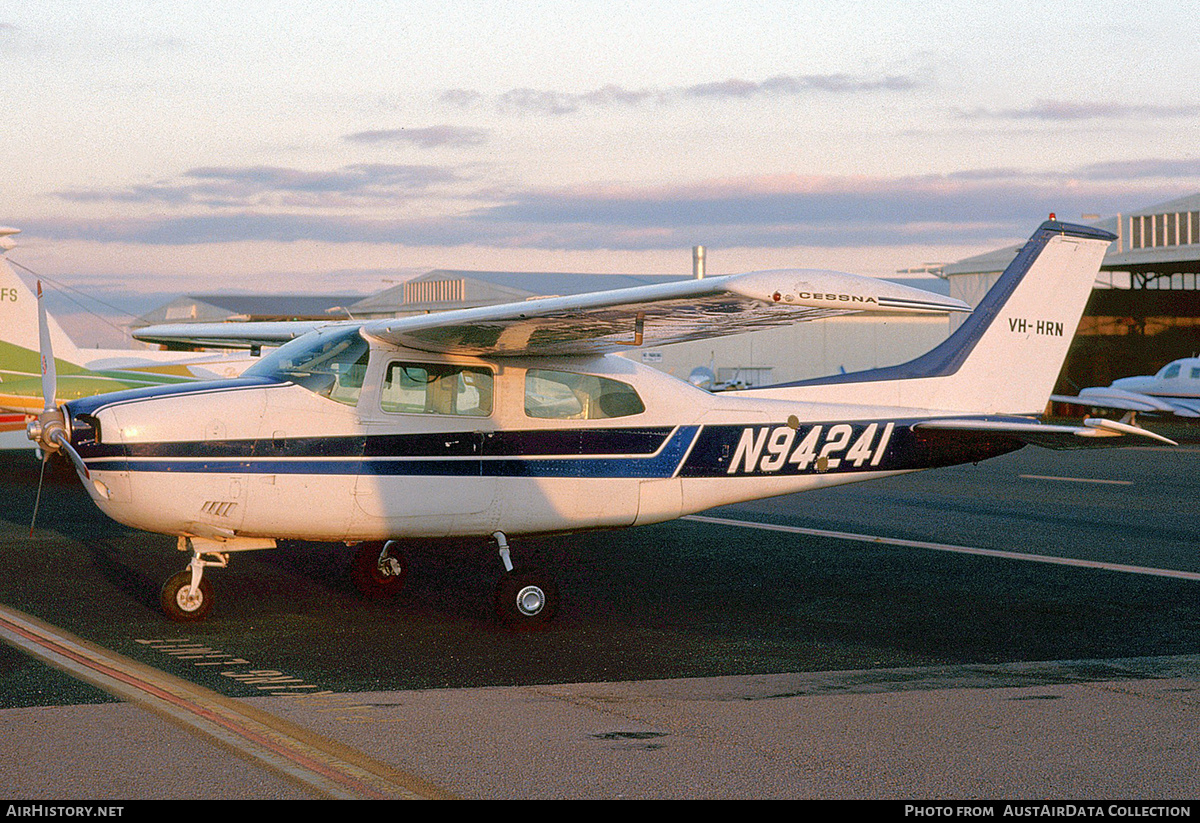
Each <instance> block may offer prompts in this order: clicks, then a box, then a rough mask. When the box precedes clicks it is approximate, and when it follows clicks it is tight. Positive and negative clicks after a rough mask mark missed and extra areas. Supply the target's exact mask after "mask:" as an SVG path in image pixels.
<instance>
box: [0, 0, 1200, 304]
mask: <svg viewBox="0 0 1200 823" xmlns="http://www.w3.org/2000/svg"><path fill="white" fill-rule="evenodd" d="M0 100H2V101H3V103H4V113H3V126H2V127H0V152H2V154H0V157H3V160H4V163H5V166H6V168H5V173H4V175H3V177H2V178H0V225H8V226H14V227H17V228H20V229H22V234H21V235H20V238H19V240H20V246H19V247H18V249H17V250H14V251H13V252H11V253H10V254H9V257H10V258H12V259H14V260H16V261H18V262H19V263H21V264H22V265H23V266H25V267H26V268H27V269H28V271H30V272H35V273H37V274H39V275H42V276H45V277H46V278H48V279H52V280H54V281H57V282H60V283H63V284H65V285H67V286H69V287H70V288H71V289H74V290H76V291H77V293H80V294H88V295H91V296H92V297H95V298H96V299H97V300H98V301H102V302H101V305H100V306H98V307H97V308H98V309H99V310H100V311H101V312H105V313H107V314H109V315H112V314H114V312H115V311H116V310H121V311H126V312H129V313H130V314H137V313H141V312H144V311H147V310H149V309H151V308H154V307H156V306H158V305H161V304H162V303H164V302H166V301H167V300H169V299H171V297H173V296H175V295H178V294H183V293H208V292H223V291H227V292H263V293H289V294H304V293H338V294H345V293H362V294H370V293H374V292H377V291H380V290H382V289H384V288H387V287H389V286H390V285H393V284H394V283H396V282H398V281H399V280H401V279H403V278H405V277H407V276H411V275H413V274H417V273H423V272H425V271H428V270H430V269H434V268H447V269H506V270H520V271H572V272H618V273H640V274H673V273H678V274H687V273H689V272H690V270H691V248H692V246H694V245H697V244H701V245H704V246H705V247H706V249H707V260H708V271H709V273H710V274H725V273H733V272H741V271H754V270H761V269H769V268H783V267H798V268H833V269H838V270H842V271H851V272H855V273H859V274H867V275H874V276H889V275H894V273H895V272H896V271H897V270H898V269H901V268H907V267H912V266H918V265H921V264H923V263H929V262H948V261H953V260H958V259H961V258H963V257H967V256H970V255H972V254H979V253H983V252H986V251H990V250H992V249H995V248H998V247H1000V246H1004V245H1008V244H1011V243H1015V242H1019V241H1020V240H1022V239H1024V238H1025V237H1027V236H1029V234H1031V233H1032V231H1033V230H1034V229H1035V228H1036V227H1037V225H1038V224H1039V223H1040V222H1041V221H1042V220H1044V219H1045V218H1046V216H1047V215H1048V214H1049V213H1050V212H1055V213H1056V214H1057V215H1058V216H1059V217H1060V218H1061V219H1067V220H1084V219H1085V218H1084V215H1100V216H1102V217H1103V216H1109V215H1112V214H1115V213H1118V212H1122V211H1133V210H1136V209H1141V208H1143V207H1146V206H1149V205H1152V204H1155V203H1158V202H1163V201H1166V200H1170V199H1173V198H1175V197H1181V196H1185V195H1188V194H1193V193H1196V192H1197V191H1200V141H1198V140H1197V138H1196V135H1198V134H1200V15H1196V14H1195V12H1194V10H1192V9H1190V7H1188V6H1187V4H1133V3H1129V2H1104V1H1102V0H1101V1H1099V2H1096V1H1094V2H1074V0H1059V2H1055V3H1044V2H1039V3H1033V2H1015V1H1014V2H1002V1H1001V2H987V3H979V4H963V3H961V2H955V3H948V2H947V3H943V2H920V1H919V0H918V2H913V3H904V4H901V3H896V2H894V0H888V2H882V1H880V2H875V1H874V0H871V1H870V2H854V0H843V2H840V3H836V4H834V3H827V2H806V1H805V0H793V2H774V0H760V1H759V2H757V3H753V4H751V3H746V2H744V0H739V2H705V1H704V0H694V1H693V2H655V0H640V2H628V3H627V2H604V0H590V2H573V1H572V0H557V2H533V1H532V0H504V2H491V1H490V0H462V2H455V3H432V2H389V1H388V0H373V1H372V2H331V1H330V2H317V1H316V0H314V1H312V2H303V1H297V2H287V3H284V2H274V3H272V2H256V1H255V0H239V2H236V3H235V2H225V0H213V1H212V2H206V3H197V4H179V3H168V2H130V1H129V0H107V2H105V3H102V4H98V3H94V2H71V0H60V1H59V2H55V3H46V2H25V1H24V0H9V2H6V3H4V4H0Z"/></svg>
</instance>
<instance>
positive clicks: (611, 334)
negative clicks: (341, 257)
mask: <svg viewBox="0 0 1200 823" xmlns="http://www.w3.org/2000/svg"><path fill="white" fill-rule="evenodd" d="M970 310H971V309H970V307H969V306H968V305H967V304H966V303H963V302H962V301H961V300H956V299H954V298H950V297H943V296H941V295H937V294H932V293H930V292H925V291H922V290H920V289H914V288H911V287H908V286H903V285H900V284H897V283H892V282H889V281H886V280H878V279H875V278H871V277H861V276H858V275H853V274H845V273H842V272H833V271H824V270H818V269H782V270H777V271H764V272H751V273H748V274H733V275H726V276H723V277H710V278H704V279H699V280H682V281H679V282H676V283H663V284H657V285H652V286H637V287H634V288H629V289H613V290H610V291H600V292H590V293H587V294H582V295H571V296H566V297H543V298H537V299H532V300H527V301H525V302H522V303H506V304H503V305H498V306H482V307H478V308H472V309H460V310H456V311H446V312H436V313H432V314H420V315H413V316H409V317H399V318H384V319H378V320H367V321H362V322H360V323H359V324H358V325H360V326H361V328H362V331H363V333H364V334H367V335H369V336H372V337H375V338H377V339H380V340H384V341H387V342H390V343H393V344H395V345H399V346H404V347H407V348H410V349H417V350H422V351H431V352H442V353H454V354H469V355H585V354H601V353H607V352H616V351H624V350H627V349H631V348H635V347H637V346H657V345H665V344H668V343H678V342H681V341H685V340H698V339H704V338H711V337H719V336H724V335H730V334H738V333H741V332H747V331H753V330H756V329H761V328H765V327H769V326H776V325H785V324H791V323H796V322H800V321H805V320H818V319H821V318H824V317H832V316H835V315H842V314H853V313H857V312H880V311H883V312H906V313H929V312H946V311H970ZM332 325H352V324H351V323H347V322H346V321H342V322H341V323H336V324H335V323H215V324H214V323H208V324H194V323H193V324H173V325H171V326H152V327H147V328H145V329H142V330H140V331H138V332H135V334H134V337H136V338H137V339H139V340H146V341H150V342H156V343H167V344H170V343H176V344H178V343H184V342H187V343H193V344H195V343H201V344H207V345H217V346H221V345H224V346H233V345H237V344H241V345H243V346H244V345H279V344H280V343H283V342H286V341H287V340H290V339H292V338H294V337H298V336H300V334H303V333H305V332H307V331H312V330H314V329H316V328H320V327H328V326H332Z"/></svg>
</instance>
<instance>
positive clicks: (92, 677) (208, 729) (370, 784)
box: [0, 606, 452, 800]
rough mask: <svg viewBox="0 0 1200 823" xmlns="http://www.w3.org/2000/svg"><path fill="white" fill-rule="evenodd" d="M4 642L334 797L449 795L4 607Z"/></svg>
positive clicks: (0, 611) (0, 630) (0, 629)
mask: <svg viewBox="0 0 1200 823" xmlns="http://www.w3.org/2000/svg"><path fill="white" fill-rule="evenodd" d="M0 640H3V641H5V642H7V643H9V644H11V645H12V646H14V647H16V648H18V649H21V650H22V651H24V652H26V653H27V654H30V655H32V656H34V657H36V658H38V659H39V660H42V661H44V662H46V663H49V664H50V665H52V666H54V667H55V668H58V669H60V670H62V671H64V672H66V673H67V674H69V675H71V676H73V677H76V678H77V679H80V680H84V681H86V682H88V683H91V684H93V685H95V686H97V687H99V688H101V689H103V690H105V691H107V692H108V693H110V694H112V695H114V696H116V697H118V698H120V699H122V700H126V701H128V702H131V703H135V704H138V705H140V706H142V707H143V708H147V709H149V710H151V711H154V712H155V713H157V714H159V715H160V716H162V717H165V718H166V719H167V720H169V721H171V722H174V723H175V724H177V725H180V726H183V727H185V728H187V729H189V730H191V731H195V732H198V733H200V734H202V735H204V736H207V737H209V738H211V739H213V740H214V741H216V742H219V743H221V744H222V745H225V746H228V747H231V748H232V749H234V750H235V751H236V752H237V753H239V754H240V755H242V756H244V757H246V758H249V759H252V760H255V761H258V762H259V763H261V764H263V765H264V766H266V767H268V768H270V769H272V770H274V771H276V772H278V773H279V774H282V775H284V776H285V777H287V778H290V779H292V780H294V781H296V782H297V783H299V784H301V785H302V786H304V787H306V788H307V789H309V790H311V791H312V792H313V793H314V794H315V795H317V796H319V797H327V798H333V799H378V800H387V799H409V800H419V799H450V798H451V797H452V795H451V794H450V793H448V792H446V791H444V790H442V789H440V788H438V787H436V786H433V785H432V784H429V783H427V782H426V781H424V780H422V779H420V778H418V777H415V776H413V775H408V774H405V773H403V772H400V771H398V770H396V769H393V768H392V767H391V766H388V765H387V764H385V763H381V762H379V761H376V760H374V759H373V758H370V757H368V756H367V755H365V754H363V753H361V752H359V751H356V750H354V749H352V748H350V747H348V746H344V745H342V744H340V743H337V742H335V741H332V740H328V739H326V738H323V737H320V736H319V735H316V734H313V733H311V732H308V731H307V730H305V729H302V728H300V727H298V726H295V725H293V724H291V723H289V722H287V721H285V720H282V719H281V718H278V717H274V716H273V715H270V714H268V713H266V712H263V711H259V710H257V709H254V708H252V707H250V706H247V705H245V704H243V703H240V702H238V701H236V700H232V699H230V698H226V697H224V696H222V695H219V694H217V693H216V692H213V691H210V690H208V689H204V688H201V687H199V686H196V685H194V684H192V683H188V682H187V681H184V680H180V679H178V678H175V677H171V676H170V675H167V674H164V673H163V672H160V671H157V670H155V669H152V668H150V667H148V666H143V665H141V664H139V663H136V662H134V661H133V660H130V659H128V658H125V657H122V656H121V655H118V654H116V653H114V652H111V651H109V650H107V649H102V648H100V647H98V646H94V645H92V644H90V643H87V642H85V641H83V640H80V639H79V638H76V637H73V636H71V635H69V634H67V633H66V632H63V631H61V630H60V629H57V628H55V627H53V626H50V625H48V624H46V623H43V622H41V621H39V620H37V619H35V618H33V617H30V616H29V615H26V614H23V613H21V612H19V611H17V610H15V609H10V608H7V607H5V606H0Z"/></svg>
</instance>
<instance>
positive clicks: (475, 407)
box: [380, 363, 492, 417]
mask: <svg viewBox="0 0 1200 823" xmlns="http://www.w3.org/2000/svg"><path fill="white" fill-rule="evenodd" d="M380 406H381V407H382V408H383V410H384V411H385V412H391V413H393V414H452V415H465V416H467V417H487V416H488V415H489V414H491V413H492V373H491V372H490V371H488V370H487V369H481V368H476V367H471V366H456V365H453V364H450V363H390V364H388V367H387V372H386V374H385V375H384V379H383V393H382V394H381V396H380Z"/></svg>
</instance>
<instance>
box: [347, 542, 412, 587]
mask: <svg viewBox="0 0 1200 823" xmlns="http://www.w3.org/2000/svg"><path fill="white" fill-rule="evenodd" d="M385 548H386V549H387V556H386V558H384V559H385V560H386V561H387V562H386V564H381V563H380V558H381V556H382V555H383V551H384V549H385ZM407 577H408V558H407V557H405V555H404V552H403V551H401V549H400V547H399V546H398V545H397V544H396V543H394V542H390V541H389V542H388V543H387V544H383V543H363V544H362V545H360V546H359V547H358V549H357V550H356V551H355V552H354V560H353V561H352V562H351V565H350V579H351V581H353V583H354V587H355V588H356V589H358V590H359V592H361V593H362V594H363V595H365V596H366V597H369V598H371V599H372V600H386V599H387V598H390V597H395V596H396V595H397V594H399V593H400V590H401V589H403V588H404V581H405V579H406V578H407Z"/></svg>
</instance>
